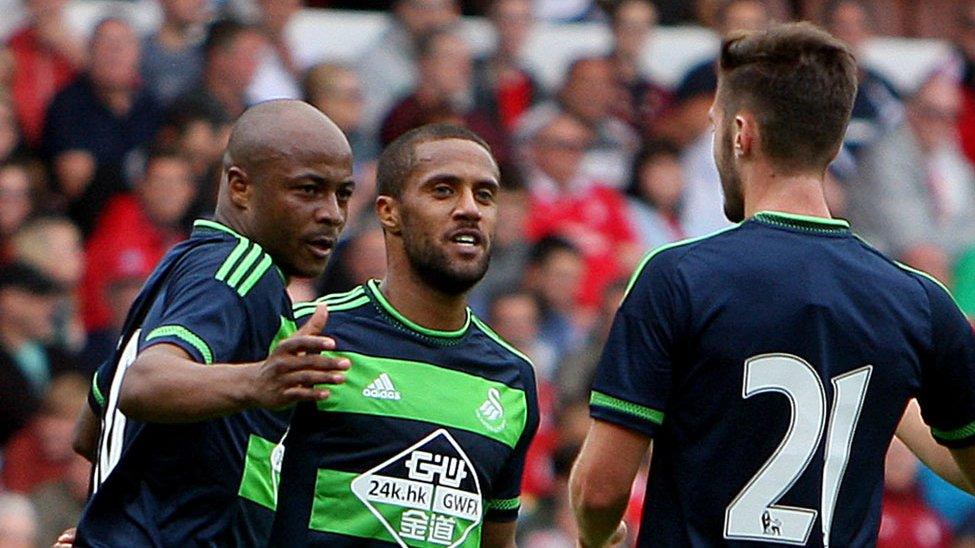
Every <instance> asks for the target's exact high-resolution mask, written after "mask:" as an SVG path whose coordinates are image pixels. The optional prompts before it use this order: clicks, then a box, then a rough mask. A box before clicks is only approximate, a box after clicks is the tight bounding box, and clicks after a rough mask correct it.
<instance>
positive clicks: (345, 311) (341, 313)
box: [294, 285, 370, 326]
mask: <svg viewBox="0 0 975 548" xmlns="http://www.w3.org/2000/svg"><path fill="white" fill-rule="evenodd" d="M369 302H370V301H369V294H368V292H367V291H366V287H365V286H364V285H357V286H355V287H354V288H352V289H350V290H349V291H344V292H341V293H329V294H327V295H324V296H322V297H319V298H317V299H314V300H311V301H303V302H299V303H295V305H294V316H295V322H297V323H298V324H299V325H301V324H303V323H305V322H306V321H308V318H310V317H311V315H312V314H313V313H314V312H315V309H316V308H318V307H319V306H321V305H325V306H326V307H328V316H329V325H330V326H331V325H333V324H334V323H336V322H341V321H343V320H344V319H345V318H347V317H349V316H352V315H356V314H357V313H359V312H360V311H361V308H362V307H364V306H366V305H367V304H369Z"/></svg>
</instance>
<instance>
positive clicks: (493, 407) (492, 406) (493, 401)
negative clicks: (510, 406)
mask: <svg viewBox="0 0 975 548" xmlns="http://www.w3.org/2000/svg"><path fill="white" fill-rule="evenodd" d="M476 413H477V418H478V420H480V421H481V424H483V425H484V428H487V429H488V430H490V431H491V432H500V431H502V430H504V427H505V426H507V425H508V421H507V419H505V418H504V406H503V405H501V391H500V390H498V389H497V388H489V389H488V392H487V399H485V400H484V403H482V404H481V406H480V407H478V408H477V412H476Z"/></svg>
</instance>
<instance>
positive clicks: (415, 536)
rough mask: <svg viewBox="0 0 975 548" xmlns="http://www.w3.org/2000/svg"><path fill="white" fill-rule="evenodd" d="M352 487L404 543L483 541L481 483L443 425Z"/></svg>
mask: <svg viewBox="0 0 975 548" xmlns="http://www.w3.org/2000/svg"><path fill="white" fill-rule="evenodd" d="M351 488H352V492H353V493H354V494H355V496H356V497H357V498H358V499H359V500H360V501H361V502H362V504H364V505H365V506H366V508H368V509H369V511H370V512H371V513H372V515H373V516H375V517H376V519H377V520H379V522H380V523H381V524H382V525H383V527H384V528H385V529H386V531H387V532H388V533H389V534H390V535H391V536H392V538H393V540H394V541H395V542H396V543H397V544H399V545H400V546H403V547H406V546H422V547H435V546H448V547H461V546H463V547H467V546H471V547H473V546H478V545H479V544H480V529H479V527H480V524H481V516H482V510H483V502H482V497H481V484H480V481H479V480H478V477H477V473H476V471H475V470H474V466H473V465H472V464H471V461H470V459H468V458H467V454H466V453H465V452H464V450H463V448H462V447H461V446H460V444H458V443H457V441H456V440H455V439H454V438H453V436H451V435H450V433H449V432H448V431H447V430H445V429H443V428H441V429H439V430H437V431H435V432H433V433H432V434H430V435H429V436H426V437H425V438H423V439H422V440H420V441H419V442H417V443H415V444H414V445H412V446H410V447H409V448H407V449H406V450H405V451H403V452H401V453H399V454H397V455H396V456H394V457H392V458H390V459H389V460H387V461H386V462H384V463H382V464H380V465H379V466H376V467H375V468H373V469H372V470H369V471H367V472H365V473H363V474H362V475H360V476H358V477H357V478H356V479H354V480H352V485H351Z"/></svg>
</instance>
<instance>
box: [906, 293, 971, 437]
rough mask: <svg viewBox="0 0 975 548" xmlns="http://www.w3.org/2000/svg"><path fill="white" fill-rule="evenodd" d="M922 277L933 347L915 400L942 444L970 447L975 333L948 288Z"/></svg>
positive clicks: (932, 431)
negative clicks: (927, 304)
mask: <svg viewBox="0 0 975 548" xmlns="http://www.w3.org/2000/svg"><path fill="white" fill-rule="evenodd" d="M923 282H924V284H925V288H926V290H927V292H928V298H929V300H930V303H931V326H932V332H931V340H932V349H931V351H930V353H929V357H928V360H927V363H925V364H924V365H923V371H922V375H921V390H920V392H919V394H918V403H919V404H920V405H921V414H922V415H923V417H924V421H925V422H926V423H928V424H929V425H930V426H931V433H932V434H933V436H934V438H935V439H936V440H937V441H938V442H939V443H940V444H942V445H945V446H947V447H952V448H960V447H968V446H970V445H973V444H975V397H972V395H973V394H975V333H973V331H972V326H971V325H970V324H969V323H968V320H967V319H966V318H965V316H964V314H962V312H961V310H960V309H959V308H958V306H957V305H956V304H955V303H954V301H953V300H952V299H951V296H950V295H949V294H948V292H947V290H945V289H943V288H941V287H939V286H938V285H936V283H935V282H933V281H930V280H923Z"/></svg>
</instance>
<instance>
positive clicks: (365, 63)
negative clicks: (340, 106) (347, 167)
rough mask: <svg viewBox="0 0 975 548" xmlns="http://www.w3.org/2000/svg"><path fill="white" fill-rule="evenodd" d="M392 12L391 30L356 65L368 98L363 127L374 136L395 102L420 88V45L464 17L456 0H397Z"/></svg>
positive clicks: (368, 49) (367, 50)
mask: <svg viewBox="0 0 975 548" xmlns="http://www.w3.org/2000/svg"><path fill="white" fill-rule="evenodd" d="M392 9H393V18H392V20H391V21H390V25H389V28H388V29H387V30H386V31H385V32H384V33H383V34H382V36H380V37H379V39H378V40H377V41H376V43H375V44H373V45H372V46H370V47H369V48H367V49H366V51H365V52H364V53H363V54H362V56H361V57H360V58H359V60H358V62H356V67H357V68H358V70H359V78H360V80H361V81H362V85H363V91H364V92H365V99H366V103H365V110H364V113H363V127H364V128H365V131H366V133H367V134H368V135H370V136H373V137H374V136H376V135H378V134H379V127H380V125H381V124H382V121H383V118H384V116H386V114H387V113H388V112H389V110H390V108H391V107H392V106H393V103H394V102H395V101H396V100H397V99H398V98H400V97H402V96H403V94H405V93H409V91H410V90H411V89H412V88H414V87H415V86H416V83H417V74H416V66H417V62H418V59H417V42H418V41H419V40H420V38H421V37H422V36H426V35H427V34H430V33H431V32H432V31H434V30H437V29H443V28H447V27H449V26H451V25H452V24H454V23H455V22H456V21H457V19H458V16H459V15H460V9H459V8H458V6H457V2H456V1H455V0H395V1H394V2H393V7H392Z"/></svg>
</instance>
